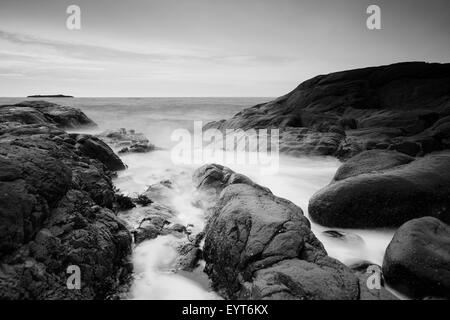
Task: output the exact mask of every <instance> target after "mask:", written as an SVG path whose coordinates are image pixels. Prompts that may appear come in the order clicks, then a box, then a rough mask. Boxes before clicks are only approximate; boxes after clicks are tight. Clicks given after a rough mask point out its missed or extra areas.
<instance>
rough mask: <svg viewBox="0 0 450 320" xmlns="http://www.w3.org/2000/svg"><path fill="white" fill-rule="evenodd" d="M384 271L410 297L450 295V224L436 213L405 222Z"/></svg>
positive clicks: (385, 259)
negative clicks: (437, 217)
mask: <svg viewBox="0 0 450 320" xmlns="http://www.w3.org/2000/svg"><path fill="white" fill-rule="evenodd" d="M383 274H384V275H385V277H386V280H387V281H388V283H389V285H391V286H392V287H394V288H395V289H397V290H398V291H400V292H402V293H404V294H407V295H409V296H411V297H414V298H446V299H450V226H449V225H447V224H445V223H443V222H442V221H440V220H438V219H436V218H433V217H423V218H420V219H414V220H411V221H408V222H407V223H405V224H404V225H402V226H401V227H400V228H399V229H398V230H397V232H396V233H395V235H394V238H393V239H392V241H391V243H390V244H389V246H388V248H387V249H386V253H385V256H384V261H383Z"/></svg>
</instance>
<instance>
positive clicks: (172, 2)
mask: <svg viewBox="0 0 450 320" xmlns="http://www.w3.org/2000/svg"><path fill="white" fill-rule="evenodd" d="M70 4H77V5H79V6H80V7H81V14H82V29H81V30H79V31H70V30H67V29H66V19H67V16H68V15H67V14H66V8H67V6H68V5H70ZM370 4H377V5H379V6H380V7H381V12H382V27H383V29H382V30H377V31H370V30H368V29H367V28H366V19H367V16H368V15H367V14H366V8H367V7H368V5H370ZM399 61H429V62H450V1H449V0H427V1H419V0H396V1H392V0H391V1H388V0H128V1H112V0H33V1H25V0H1V2H0V96H4V97H11V96H25V95H29V94H39V93H42V94H50V93H65V94H73V95H76V96H100V97H105V96H111V97H114V96H123V97H126V96H135V97H138V96H143V97H145V96H167V97H171V96H279V95H283V94H285V93H287V92H288V91H290V90H291V89H293V88H294V87H295V86H297V85H298V83H300V82H302V81H304V80H306V79H308V78H310V77H313V76H315V75H318V74H324V73H329V72H333V71H338V70H344V69H351V68H358V67H365V66H372V65H381V64H389V63H394V62H399Z"/></svg>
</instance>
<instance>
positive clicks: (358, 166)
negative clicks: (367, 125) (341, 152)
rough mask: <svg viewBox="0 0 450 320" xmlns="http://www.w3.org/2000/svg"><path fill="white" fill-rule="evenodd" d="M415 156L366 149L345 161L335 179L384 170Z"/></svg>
mask: <svg viewBox="0 0 450 320" xmlns="http://www.w3.org/2000/svg"><path fill="white" fill-rule="evenodd" d="M413 160H414V158H413V157H410V156H407V155H405V154H402V153H399V152H396V151H390V150H370V151H365V152H362V153H360V154H358V155H357V156H355V157H353V158H351V159H349V160H347V161H346V162H345V163H343V164H342V165H341V166H340V167H339V169H338V170H337V171H336V174H335V175H334V178H333V181H340V180H344V179H347V178H350V177H354V176H357V175H360V174H364V173H371V172H376V171H382V170H386V169H390V168H394V167H398V166H400V165H403V164H407V163H410V162H411V161H413Z"/></svg>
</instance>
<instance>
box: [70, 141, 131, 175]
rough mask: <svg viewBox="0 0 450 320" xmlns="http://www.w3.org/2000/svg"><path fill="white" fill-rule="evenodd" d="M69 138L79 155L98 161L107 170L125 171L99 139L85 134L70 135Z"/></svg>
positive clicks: (121, 163) (117, 158) (112, 152)
mask: <svg viewBox="0 0 450 320" xmlns="http://www.w3.org/2000/svg"><path fill="white" fill-rule="evenodd" d="M70 137H71V138H73V139H74V140H75V141H76V144H75V149H76V150H77V151H78V152H79V153H80V154H82V155H84V156H87V157H89V158H93V159H97V160H99V161H100V162H101V163H103V164H104V165H105V166H106V167H107V168H108V170H111V171H118V170H124V169H125V165H124V164H123V162H122V160H120V158H119V157H118V156H117V155H116V154H115V153H114V151H112V150H111V148H110V147H108V145H107V144H106V143H104V142H103V141H101V140H100V139H98V138H96V137H93V136H91V135H86V134H71V135H70Z"/></svg>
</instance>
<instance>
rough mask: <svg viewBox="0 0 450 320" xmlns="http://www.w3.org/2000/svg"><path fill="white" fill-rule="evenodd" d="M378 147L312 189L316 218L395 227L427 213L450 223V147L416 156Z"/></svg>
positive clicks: (327, 223)
mask: <svg viewBox="0 0 450 320" xmlns="http://www.w3.org/2000/svg"><path fill="white" fill-rule="evenodd" d="M374 152H375V151H373V152H370V154H361V155H359V156H357V158H355V159H353V160H352V159H351V160H349V161H348V164H347V163H346V164H344V165H343V167H342V169H339V170H338V172H337V174H336V177H335V180H337V181H332V182H331V183H330V184H329V185H328V186H326V187H325V188H323V189H321V190H319V191H318V192H317V193H316V194H314V196H313V197H312V198H311V199H310V202H309V214H310V216H311V218H312V219H313V220H314V221H316V222H317V223H319V224H322V225H325V226H329V227H339V228H372V227H395V226H400V225H401V224H403V223H404V222H406V221H408V220H411V219H414V218H418V217H423V216H434V217H437V218H439V219H441V220H442V221H444V222H450V212H449V208H450V197H449V196H448V195H449V194H450V152H448V151H442V152H438V153H432V154H429V155H427V156H425V157H423V158H417V159H415V160H414V161H410V160H411V159H410V158H408V157H404V156H399V155H398V154H395V153H394V154H393V153H389V154H386V153H385V151H382V153H383V154H382V155H380V156H378V155H376V154H374ZM377 152H378V151H377ZM370 157H374V159H389V160H386V161H383V162H381V161H380V163H377V161H371V160H370V159H369V158H370Z"/></svg>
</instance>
